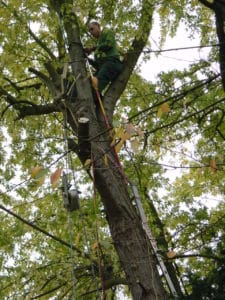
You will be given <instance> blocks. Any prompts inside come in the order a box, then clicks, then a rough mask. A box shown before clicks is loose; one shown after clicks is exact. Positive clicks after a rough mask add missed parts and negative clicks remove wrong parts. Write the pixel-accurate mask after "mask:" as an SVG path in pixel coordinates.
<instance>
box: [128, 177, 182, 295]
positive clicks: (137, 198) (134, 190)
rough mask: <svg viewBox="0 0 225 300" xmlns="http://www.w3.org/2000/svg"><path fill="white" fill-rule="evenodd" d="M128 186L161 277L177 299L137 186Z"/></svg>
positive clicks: (131, 184)
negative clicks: (161, 274)
mask: <svg viewBox="0 0 225 300" xmlns="http://www.w3.org/2000/svg"><path fill="white" fill-rule="evenodd" d="M130 186H131V190H132V193H133V196H134V199H135V202H136V205H137V209H138V212H139V215H140V218H141V221H142V226H143V229H144V231H145V233H146V235H147V237H148V239H149V241H150V244H151V246H152V249H153V252H154V254H155V256H156V258H157V260H158V263H159V266H160V268H161V271H162V273H163V276H164V277H165V279H166V282H167V285H168V287H169V289H170V291H171V294H172V295H173V296H174V299H178V294H177V292H176V289H175V287H174V284H173V282H172V280H171V278H170V276H169V273H168V271H167V269H166V266H165V264H164V261H163V259H162V257H161V256H160V254H159V251H158V247H157V244H156V241H155V239H154V237H153V235H152V232H151V230H150V228H149V226H148V222H147V218H146V216H145V212H144V209H143V206H142V203H141V198H140V195H139V192H138V189H137V186H136V185H135V184H134V183H133V182H130Z"/></svg>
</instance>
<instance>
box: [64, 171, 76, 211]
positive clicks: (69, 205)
mask: <svg viewBox="0 0 225 300" xmlns="http://www.w3.org/2000/svg"><path fill="white" fill-rule="evenodd" d="M70 188H71V184H69V183H68V179H67V174H65V173H63V176H62V196H63V206H64V207H65V209H66V210H68V211H75V210H78V209H79V208H80V203H79V191H78V190H77V189H71V190H70Z"/></svg>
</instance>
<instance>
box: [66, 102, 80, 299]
mask: <svg viewBox="0 0 225 300" xmlns="http://www.w3.org/2000/svg"><path fill="white" fill-rule="evenodd" d="M63 138H64V143H65V147H66V152H67V153H68V144H67V111H66V107H65V113H64V130H63ZM65 165H66V176H67V174H68V170H69V159H68V155H66V157H65ZM63 188H64V192H65V194H66V197H67V201H68V203H69V199H68V198H69V194H68V184H67V182H66V183H65V185H64V187H63ZM68 225H69V236H70V259H71V268H72V269H71V278H72V293H73V299H74V300H76V289H75V285H76V282H77V279H76V276H75V262H74V251H73V234H72V217H71V211H68Z"/></svg>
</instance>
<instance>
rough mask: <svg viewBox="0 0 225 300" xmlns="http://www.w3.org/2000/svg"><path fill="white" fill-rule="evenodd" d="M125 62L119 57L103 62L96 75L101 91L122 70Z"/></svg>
mask: <svg viewBox="0 0 225 300" xmlns="http://www.w3.org/2000/svg"><path fill="white" fill-rule="evenodd" d="M122 69H123V63H122V62H121V61H120V60H119V59H115V60H109V61H106V62H105V63H104V64H102V65H101V66H100V68H99V70H98V71H97V72H96V74H95V76H96V77H97V78H98V90H99V92H100V93H101V92H102V91H103V90H104V89H105V87H106V86H107V84H108V83H109V82H110V81H112V80H114V79H115V78H116V76H117V75H119V73H120V72H121V71H122Z"/></svg>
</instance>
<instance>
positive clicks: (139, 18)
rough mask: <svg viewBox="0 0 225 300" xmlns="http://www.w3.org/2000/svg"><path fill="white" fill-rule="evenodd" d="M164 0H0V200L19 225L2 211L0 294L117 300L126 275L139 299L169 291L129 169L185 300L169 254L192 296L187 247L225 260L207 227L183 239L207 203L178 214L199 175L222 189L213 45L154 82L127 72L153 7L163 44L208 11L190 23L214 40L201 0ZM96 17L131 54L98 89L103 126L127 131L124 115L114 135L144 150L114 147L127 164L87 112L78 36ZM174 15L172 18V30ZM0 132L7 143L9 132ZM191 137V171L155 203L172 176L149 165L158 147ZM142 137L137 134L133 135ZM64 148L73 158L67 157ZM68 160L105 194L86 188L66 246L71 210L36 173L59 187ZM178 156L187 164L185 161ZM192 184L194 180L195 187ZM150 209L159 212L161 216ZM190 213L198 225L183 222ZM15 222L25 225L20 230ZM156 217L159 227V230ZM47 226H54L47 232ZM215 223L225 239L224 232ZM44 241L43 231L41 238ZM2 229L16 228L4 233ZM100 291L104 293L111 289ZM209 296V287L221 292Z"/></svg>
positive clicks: (96, 113) (96, 116) (142, 44)
mask: <svg viewBox="0 0 225 300" xmlns="http://www.w3.org/2000/svg"><path fill="white" fill-rule="evenodd" d="M165 3H166V4H165ZM165 3H164V2H163V1H162V3H161V4H158V5H153V4H152V2H151V1H149V0H143V1H141V3H138V4H135V2H134V3H133V1H127V3H125V1H122V2H121V3H120V2H118V1H111V5H106V4H105V3H104V2H102V1H92V2H89V3H85V2H84V1H76V3H74V2H73V1H72V0H62V1H60V0H59V1H50V2H49V3H44V4H43V3H42V2H39V1H36V2H33V1H29V2H25V3H23V4H21V3H20V2H15V1H13V2H11V1H7V2H4V1H1V10H2V12H4V13H2V14H1V15H2V16H3V17H2V30H1V31H2V32H3V34H2V37H1V45H2V46H1V52H2V56H1V61H2V75H1V79H0V86H1V88H0V93H1V98H2V102H3V108H2V125H3V128H4V130H3V135H2V138H1V140H2V160H1V165H2V174H1V176H2V186H1V189H2V201H3V204H4V205H7V206H9V207H10V206H13V210H14V211H15V212H16V213H15V214H14V217H15V218H17V220H19V221H20V222H19V221H15V220H12V219H11V217H10V216H8V215H6V216H5V215H4V220H5V222H4V224H8V225H4V228H3V236H2V237H1V244H2V249H3V253H2V264H3V265H4V267H3V268H2V273H1V276H2V278H3V281H2V282H3V283H2V287H1V290H2V293H3V297H14V298H15V297H24V298H25V297H28V298H29V299H37V298H41V297H45V298H46V299H48V298H49V297H51V296H52V297H53V298H54V297H59V298H60V299H63V297H67V296H69V297H71V295H72V294H73V293H74V294H76V293H77V296H78V297H86V298H85V299H89V297H90V299H94V297H96V298H97V297H99V295H100V294H101V293H102V294H103V298H106V297H107V296H108V297H110V296H111V297H112V299H113V297H116V296H115V287H116V286H118V285H120V284H125V285H127V286H128V287H129V290H130V292H131V295H132V297H133V298H134V299H167V298H168V297H169V296H168V294H169V291H168V288H167V287H166V285H165V284H164V283H165V282H164V281H165V280H164V279H163V280H162V279H161V278H160V274H159V272H158V269H157V261H156V257H155V255H154V253H153V251H152V248H151V243H150V241H149V239H148V238H147V236H146V233H145V231H144V229H143V226H142V222H141V219H140V217H139V215H138V212H137V209H136V207H135V205H134V204H133V199H132V197H133V196H132V194H131V191H130V189H129V180H128V178H127V174H132V173H133V174H134V171H135V175H133V176H132V175H131V178H132V179H133V180H135V181H137V182H138V185H139V187H140V193H141V195H142V196H143V198H145V201H144V203H143V204H144V206H145V210H146V213H148V216H149V222H150V224H151V225H152V226H151V228H152V229H153V233H154V235H155V237H156V239H157V241H158V244H159V245H160V249H161V252H162V253H161V255H162V257H163V258H164V259H165V261H166V263H167V267H168V270H170V271H169V272H170V275H171V278H173V281H174V284H175V285H176V287H177V290H178V293H179V294H180V296H182V294H183V293H184V291H183V290H185V289H182V288H181V287H180V279H179V280H178V279H177V272H176V270H175V268H174V265H173V264H172V263H171V260H172V259H177V260H179V259H181V262H180V263H179V269H180V270H183V269H184V270H185V272H186V274H187V278H188V280H189V281H188V280H187V281H186V282H184V285H185V288H186V290H185V291H186V296H187V297H189V295H195V291H196V290H195V286H194V285H195V284H196V283H197V284H199V282H200V281H199V278H200V275H201V274H198V272H197V271H198V269H199V261H198V260H196V261H193V262H189V264H188V267H189V268H191V267H192V266H193V268H194V270H196V272H195V274H194V275H192V274H190V272H189V270H188V268H185V265H184V264H183V263H182V257H185V255H183V256H182V250H183V249H184V247H187V246H188V247H191V246H193V249H195V247H199V249H200V250H199V251H200V253H198V255H199V257H205V258H208V259H210V260H211V259H213V260H214V261H215V262H217V261H218V259H223V258H221V251H220V250H219V248H218V256H216V257H212V255H211V253H206V252H207V251H206V250H208V248H207V247H208V246H209V245H208V244H209V243H210V241H211V239H216V233H215V231H213V232H211V233H210V234H209V233H207V234H206V233H204V238H203V239H202V244H201V243H199V244H198V241H195V243H193V245H192V243H191V241H190V240H189V239H188V235H189V234H192V235H194V234H195V233H194V227H195V226H197V227H198V228H199V231H200V232H202V231H203V229H202V228H204V226H205V223H204V222H207V224H208V226H210V223H211V222H213V221H212V220H211V217H212V215H213V213H212V214H211V213H209V212H208V211H207V208H205V207H199V208H198V209H196V210H195V209H191V208H190V210H189V211H188V212H185V211H182V210H181V209H180V205H181V204H182V203H185V205H186V206H187V207H188V206H191V204H193V203H194V202H195V197H197V196H200V195H202V194H203V193H204V191H203V190H201V192H200V191H199V190H200V188H199V185H200V186H201V185H202V183H205V182H207V184H208V186H209V187H210V191H211V192H212V193H213V190H214V189H215V193H217V194H218V193H223V184H222V179H223V176H221V175H220V174H223V173H222V172H223V170H224V169H223V168H224V167H223V159H222V158H220V156H219V155H220V154H221V153H222V149H223V144H224V126H223V118H224V104H223V103H224V100H223V90H222V88H221V81H220V77H219V74H217V73H216V72H213V69H212V67H211V64H213V63H214V62H215V61H217V58H216V53H215V52H214V51H213V49H212V51H211V52H210V54H209V59H210V60H211V61H210V60H209V61H200V62H197V63H196V64H193V65H191V66H190V68H189V69H188V70H184V71H176V70H173V71H171V72H169V73H168V74H166V73H163V72H162V73H161V74H159V77H158V82H156V83H155V84H153V83H149V82H147V81H145V80H143V79H142V78H141V77H140V75H139V74H138V72H137V70H135V67H136V65H137V62H138V59H139V58H140V56H141V54H143V53H144V54H146V59H147V58H148V54H149V53H151V50H150V51H149V50H148V48H146V47H147V46H148V38H149V34H150V31H151V27H152V20H153V13H158V15H159V16H160V17H161V28H162V36H161V43H162V44H163V41H164V38H165V36H166V34H167V33H170V34H171V35H173V34H175V32H176V29H177V27H178V25H179V23H180V22H181V21H183V20H185V22H187V24H188V25H189V26H191V28H194V26H195V25H196V23H197V22H198V21H199V20H202V19H203V20H204V22H203V25H202V26H201V27H200V28H199V30H201V39H202V43H206V42H209V43H211V41H214V39H215V34H214V31H213V30H214V28H213V27H212V29H210V31H208V32H207V34H206V33H205V31H204V28H205V26H206V25H208V26H209V25H210V26H211V21H210V20H211V17H212V14H211V11H209V10H208V9H207V8H204V7H203V6H201V5H199V4H198V1H183V3H182V4H183V5H182V6H181V4H180V3H179V2H177V1H174V3H169V5H168V3H167V2H165ZM125 4H127V5H125ZM127 7H128V8H127ZM184 7H185V8H186V9H184ZM190 7H192V8H193V7H194V8H196V11H197V10H198V11H197V12H198V13H199V14H195V12H192V11H193V9H192V10H190V9H189V8H190ZM112 11H113V12H114V14H113V16H112ZM93 17H95V18H96V17H99V18H101V20H102V23H103V25H104V23H105V25H107V23H109V24H110V25H111V26H113V27H114V29H115V30H116V31H117V32H118V38H119V41H120V44H121V49H123V51H124V52H125V51H126V59H125V61H124V70H123V72H122V73H121V74H120V75H119V76H118V78H117V79H116V80H115V81H114V82H113V83H112V84H111V85H110V86H109V88H108V89H107V91H106V92H105V94H104V98H103V105H104V109H105V113H106V115H107V118H108V120H109V123H110V124H113V122H114V124H116V122H120V123H121V115H125V116H126V117H127V119H128V120H129V121H128V122H125V124H124V127H122V125H121V124H120V125H119V129H118V130H117V131H116V132H114V137H115V138H116V139H115V141H116V142H117V140H118V139H127V138H125V133H126V134H128V135H131V134H132V133H133V134H134V136H133V137H132V139H131V140H130V143H131V146H132V147H133V149H135V148H136V150H139V151H138V153H137V154H135V155H133V154H132V153H131V149H130V148H129V147H128V146H127V152H124V153H122V154H119V155H120V158H122V159H123V165H124V168H122V167H121V165H120V162H119V161H118V154H117V153H116V150H115V147H114V144H113V142H114V139H113V136H112V135H111V134H112V133H111V131H109V130H108V128H107V127H106V124H105V122H104V118H103V115H102V111H101V110H99V109H96V108H95V105H94V99H93V90H92V88H91V84H90V80H89V79H88V77H87V70H86V66H85V57H84V54H83V49H82V47H83V46H82V42H85V43H87V44H88V43H89V42H90V41H89V38H88V37H85V34H84V33H85V31H86V25H87V23H88V21H89V20H90V19H91V18H93ZM170 18H171V19H173V23H172V25H171V26H168V24H170V22H171V20H170ZM210 28H211V27H210ZM126 29H127V30H126ZM81 37H83V38H82V41H81ZM221 70H222V69H221ZM199 73H200V75H199ZM222 73H223V72H222V71H221V76H222V78H223V75H222ZM176 86H178V88H177V89H175V87H176ZM149 103H150V105H149ZM184 106H185V107H186V111H184V109H183V108H184ZM128 107H129V109H127V108H128ZM123 108H124V111H123ZM218 116H219V118H218ZM15 120H16V122H15ZM83 121H85V123H83ZM131 122H132V123H131ZM133 122H135V123H133ZM45 124H48V126H46V125H45ZM137 124H139V125H138V126H137ZM181 124H182V127H181ZM63 131H64V133H63ZM143 132H144V134H143ZM4 135H6V136H7V138H8V139H9V141H10V142H8V143H7V142H6V141H5V139H4ZM135 135H136V136H135ZM191 135H195V136H196V137H197V136H198V135H200V136H201V138H198V140H197V139H196V142H195V143H196V145H195V147H196V151H197V155H198V156H199V163H198V162H196V164H193V168H190V172H189V173H188V174H184V175H183V176H182V177H181V178H180V179H177V181H176V182H175V184H174V187H173V189H171V193H168V195H167V196H166V197H164V199H163V197H161V199H158V197H159V196H157V195H156V191H157V188H158V187H160V186H162V185H166V184H167V181H166V180H165V178H163V167H161V166H160V164H159V163H157V161H158V160H159V159H160V157H161V158H163V156H164V155H165V154H164V153H168V152H166V148H167V147H168V148H169V149H172V147H174V146H175V145H177V143H178V141H179V140H182V142H183V143H185V142H187V140H188V139H189V137H190V136H191ZM62 136H63V138H62ZM140 138H143V142H140V141H139V140H140ZM65 140H66V142H67V143H65ZM212 140H213V141H214V143H213V147H212V145H211V148H210V145H209V141H212ZM137 142H138V143H137ZM6 144H7V146H8V147H9V146H10V149H11V150H10V151H11V152H10V153H7V151H5V150H4V147H5V145H6ZM163 147H165V149H163ZM141 148H142V150H140V149H141ZM152 148H154V153H153V151H152ZM47 149H48V150H47ZM203 149H204V151H203ZM182 155H183V154H182V153H181V155H180V156H181V158H182ZM211 156H212V157H211ZM214 156H215V157H217V158H216V159H215V158H214ZM67 157H70V160H69V161H68V158H67ZM65 158H66V159H65ZM77 158H79V162H78V160H77ZM64 160H66V163H65V162H64ZM74 162H76V165H78V164H79V169H80V170H81V172H80V173H81V175H79V176H80V178H79V179H76V180H77V181H82V182H84V181H89V182H90V179H91V180H92V182H94V189H96V190H97V191H98V193H99V195H100V199H101V201H100V199H98V196H97V195H96V193H94V196H93V194H92V192H91V191H92V188H90V187H89V188H88V190H87V191H85V192H84V196H83V198H82V213H81V214H80V215H79V214H78V213H79V212H75V213H74V215H72V222H73V226H74V227H75V228H76V230H75V232H73V233H74V235H75V236H76V238H75V241H74V243H71V244H70V243H67V242H65V241H67V240H69V238H70V237H69V232H71V230H69V229H71V228H68V226H67V220H66V214H65V212H64V211H63V210H62V206H61V202H60V199H61V198H62V196H61V193H59V190H57V191H56V190H51V191H49V184H46V185H44V184H43V180H44V176H46V174H47V173H49V172H50V173H52V176H51V178H52V185H54V184H55V183H56V182H57V181H58V179H59V176H60V174H61V170H62V168H63V167H64V168H65V166H63V165H64V164H66V165H67V167H66V169H67V170H66V171H67V172H68V173H69V171H70V175H71V176H70V177H73V176H74V173H73V172H74ZM131 162H132V163H131ZM185 163H186V164H187V165H188V166H189V164H190V161H186V162H185ZM36 164H37V166H36V167H35V165H36ZM57 164H58V165H57ZM8 166H10V167H8ZM56 166H57V167H56ZM149 166H150V167H149ZM32 167H34V168H33V170H32V171H31V175H30V174H29V171H30V170H31V169H32ZM53 167H55V168H56V171H55V172H53ZM202 168H203V171H202ZM199 169H200V170H201V172H202V173H200V175H199V173H198V171H199ZM84 170H86V171H85V172H87V174H86V173H85V172H84ZM188 170H189V168H188ZM207 172H208V173H207ZM80 173H79V174H80ZM218 173H219V174H218ZM87 176H88V177H87ZM74 177H75V176H74ZM82 177H83V178H82ZM206 177H207V179H205V178H206ZM16 178H18V180H19V181H20V183H19V184H18V186H15V187H14V188H13V189H12V186H11V181H12V180H13V181H14V180H15V179H16ZM22 180H24V181H23V183H21V181H22ZM193 181H194V189H193V193H192V195H191V196H190V195H189V191H190V190H191V189H192V184H193ZM215 182H216V184H215ZM14 190H15V191H16V194H15V193H13V191H14ZM153 197H154V199H153V200H152V198H153ZM91 198H92V199H91ZM93 198H94V199H93ZM42 199H44V201H42ZM157 199H158V200H157ZM162 199H163V202H161V200H162ZM171 199H172V200H171ZM168 202H169V203H170V202H173V205H172V207H171V208H170V209H168V208H167V209H165V207H164V205H165V206H166V205H167V203H168ZM4 205H2V206H1V208H2V209H4V208H5V206H4ZM156 207H157V209H156ZM157 210H159V212H161V213H160V214H158V212H157ZM221 211H222V205H221V208H218V211H216V215H217V216H219V215H220V214H221ZM5 212H8V213H10V211H7V210H5ZM162 212H163V214H162ZM178 212H179V213H180V214H178ZM172 214H173V217H171V215H172ZM11 215H12V214H11ZM21 215H22V216H24V215H26V218H20V217H19V216H21ZM193 217H194V220H195V222H192V220H191V218H193ZM161 218H162V220H161ZM221 218H222V217H221ZM25 219H29V221H28V222H26V221H25ZM21 221H22V222H23V223H21ZM106 221H107V223H106ZM24 223H26V224H27V225H29V227H30V228H32V229H33V230H32V231H31V232H27V227H26V229H25V225H24ZM65 224H66V225H65ZM84 224H85V226H84ZM93 224H94V227H95V230H94V232H95V234H94V235H93V228H92V227H93ZM107 226H108V227H107ZM164 226H165V228H168V232H167V231H164ZM179 226H180V227H181V233H180V232H179V231H178V232H179V233H178V234H174V236H173V239H172V238H171V235H172V232H173V231H175V230H176V228H177V227H179ZM69 227H70V226H69ZM42 228H45V230H42ZM86 228H88V229H86ZM108 228H109V230H110V234H109V231H108ZM183 228H184V229H186V228H187V229H188V230H187V231H185V230H184V229H183ZM189 229H190V231H189ZM170 230H171V232H170ZM52 231H53V232H54V234H49V232H52ZM38 232H39V233H40V232H42V233H43V234H44V235H40V234H38ZM220 232H221V237H223V230H222V229H221V228H220ZM47 236H48V237H50V238H51V239H48V240H46V237H47ZM59 236H60V237H62V238H58V237H59ZM5 237H7V238H5ZM9 237H13V241H12V239H10V238H9ZM170 239H171V240H170ZM168 241H169V242H168ZM56 242H58V243H56ZM174 243H177V244H179V246H177V248H179V249H180V252H181V253H180V256H179V255H178V254H177V255H175V256H174V257H172V258H171V256H170V255H169V258H170V260H169V261H168V257H167V256H166V253H167V252H168V248H171V247H172V246H173V245H174ZM221 243H222V238H221ZM200 244H201V247H200ZM65 248H66V249H65ZM67 248H70V250H71V253H72V251H74V253H75V256H74V257H73V255H72V254H71V256H70V257H68V254H67V252H66V251H68V249H67ZM114 248H115V250H116V253H115V252H114ZM169 253H170V252H169ZM70 265H72V273H71V274H70V271H69V270H70ZM214 267H215V268H213V267H212V266H209V264H208V274H213V271H214V270H215V269H216V268H217V266H216V265H215V266H214ZM181 272H182V271H181ZM43 274H44V276H43ZM93 278H94V280H93ZM209 281H210V280H209ZM68 282H69V283H68ZM75 282H76V284H75ZM189 282H191V283H193V288H192V289H191V288H189V287H188V284H189ZM214 282H215V279H212V280H211V281H210V284H211V285H213V284H214ZM217 283H218V285H219V289H218V290H219V291H221V290H222V281H221V280H220V279H219V280H217ZM15 287H16V288H15ZM108 289H110V291H108V292H106V290H108ZM210 293H211V294H210V295H212V293H214V294H216V293H217V291H213V292H211V291H210ZM184 294H185V293H184ZM206 294H207V293H206ZM214 294H213V295H214ZM106 295H107V296H106ZM204 296H205V295H204ZM184 297H185V296H184ZM193 297H194V296H193ZM206 297H207V296H206ZM206 299H207V298H206Z"/></svg>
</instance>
